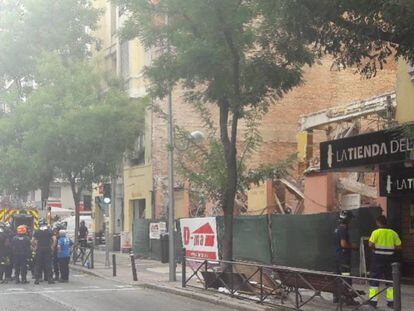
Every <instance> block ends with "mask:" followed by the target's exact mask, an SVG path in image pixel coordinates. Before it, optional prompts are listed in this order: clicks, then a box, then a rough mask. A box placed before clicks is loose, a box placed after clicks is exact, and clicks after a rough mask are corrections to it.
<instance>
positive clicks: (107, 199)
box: [103, 184, 111, 204]
mask: <svg viewBox="0 0 414 311" xmlns="http://www.w3.org/2000/svg"><path fill="white" fill-rule="evenodd" d="M103 201H104V203H106V204H109V203H111V184H104V185H103Z"/></svg>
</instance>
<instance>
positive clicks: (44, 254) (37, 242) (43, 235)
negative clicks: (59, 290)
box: [33, 219, 55, 285]
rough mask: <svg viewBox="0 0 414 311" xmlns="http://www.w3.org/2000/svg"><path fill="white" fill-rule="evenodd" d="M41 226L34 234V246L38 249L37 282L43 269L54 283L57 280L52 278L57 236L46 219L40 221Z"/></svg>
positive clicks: (47, 277) (47, 278)
mask: <svg viewBox="0 0 414 311" xmlns="http://www.w3.org/2000/svg"><path fill="white" fill-rule="evenodd" d="M39 226H40V229H39V230H37V231H36V232H35V233H34V235H33V246H34V249H35V251H36V256H35V279H36V280H35V284H36V285H37V284H39V282H40V279H41V277H42V272H43V271H44V272H45V279H46V280H47V281H48V283H49V284H54V283H55V282H54V281H53V280H52V252H53V249H54V247H55V238H54V236H53V233H52V230H50V229H49V227H48V225H47V222H46V221H45V220H44V219H41V220H40V221H39Z"/></svg>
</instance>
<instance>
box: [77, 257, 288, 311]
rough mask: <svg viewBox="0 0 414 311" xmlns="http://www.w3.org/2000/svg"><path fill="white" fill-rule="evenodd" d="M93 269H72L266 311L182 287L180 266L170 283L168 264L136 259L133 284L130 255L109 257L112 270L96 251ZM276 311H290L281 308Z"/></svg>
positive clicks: (238, 301) (235, 306)
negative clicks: (136, 277) (135, 274)
mask: <svg viewBox="0 0 414 311" xmlns="http://www.w3.org/2000/svg"><path fill="white" fill-rule="evenodd" d="M112 254H115V255H116V261H117V262H116V274H117V276H116V277H113V276H112ZM94 256H95V262H94V266H95V267H94V269H88V268H85V267H82V266H80V265H72V264H71V265H70V268H71V270H72V272H73V271H81V272H84V273H87V274H91V275H94V276H97V277H100V278H104V279H108V280H112V281H115V282H119V283H123V284H129V285H133V286H138V287H143V288H149V289H155V290H159V291H163V292H168V293H172V294H175V295H180V296H184V297H188V298H192V299H196V300H199V301H205V302H210V303H214V304H220V305H221V306H226V307H229V308H232V309H234V310H242V311H264V310H266V308H265V307H263V306H261V305H258V304H256V303H254V302H249V301H242V300H238V299H230V298H229V296H226V295H222V294H219V293H214V292H210V291H208V292H207V291H203V290H201V289H200V290H198V289H195V288H182V287H181V265H178V266H177V281H176V282H169V281H168V278H169V268H168V264H162V263H161V262H159V261H155V260H148V259H136V260H135V265H136V268H137V275H138V281H137V282H134V281H133V277H132V269H131V260H130V257H129V254H122V253H119V252H115V253H112V252H111V253H110V254H109V260H110V264H111V267H105V257H106V256H105V252H103V251H99V250H95V252H94ZM274 310H288V309H286V308H283V307H281V308H280V309H274Z"/></svg>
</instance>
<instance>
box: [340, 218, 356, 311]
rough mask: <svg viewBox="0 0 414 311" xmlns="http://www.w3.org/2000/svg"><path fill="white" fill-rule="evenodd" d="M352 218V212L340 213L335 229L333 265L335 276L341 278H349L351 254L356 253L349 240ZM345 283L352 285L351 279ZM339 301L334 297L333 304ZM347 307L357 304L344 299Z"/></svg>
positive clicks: (351, 300) (354, 246)
mask: <svg viewBox="0 0 414 311" xmlns="http://www.w3.org/2000/svg"><path fill="white" fill-rule="evenodd" d="M353 218H354V216H353V214H352V212H350V211H341V212H340V214H339V221H338V226H337V227H336V228H335V251H336V252H335V263H336V271H335V272H336V274H340V275H342V276H351V252H352V251H353V250H354V251H357V250H358V249H359V248H358V246H356V245H354V244H352V243H351V242H350V240H349V224H350V223H351V221H352V219H353ZM346 282H348V283H349V284H352V280H351V279H346ZM338 301H339V295H338V294H335V295H334V303H337V302H338ZM344 302H345V303H346V304H347V305H356V304H358V302H356V301H354V300H353V299H346V300H345V301H344Z"/></svg>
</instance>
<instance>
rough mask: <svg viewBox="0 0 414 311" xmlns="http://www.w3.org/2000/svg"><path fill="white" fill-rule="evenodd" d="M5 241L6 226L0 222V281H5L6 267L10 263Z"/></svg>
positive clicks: (6, 237)
mask: <svg viewBox="0 0 414 311" xmlns="http://www.w3.org/2000/svg"><path fill="white" fill-rule="evenodd" d="M7 243H9V241H8V236H7V234H6V228H5V225H4V224H3V223H0V283H1V284H3V283H7V281H8V280H7V279H6V269H7V267H8V266H9V265H10V254H8V252H7V250H8V248H7V247H6V246H7Z"/></svg>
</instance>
